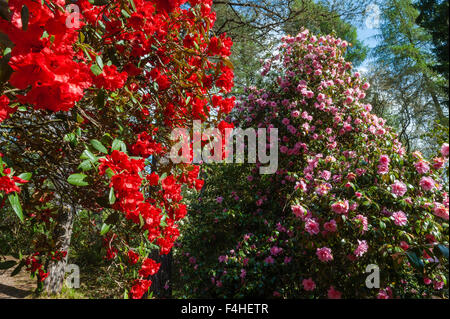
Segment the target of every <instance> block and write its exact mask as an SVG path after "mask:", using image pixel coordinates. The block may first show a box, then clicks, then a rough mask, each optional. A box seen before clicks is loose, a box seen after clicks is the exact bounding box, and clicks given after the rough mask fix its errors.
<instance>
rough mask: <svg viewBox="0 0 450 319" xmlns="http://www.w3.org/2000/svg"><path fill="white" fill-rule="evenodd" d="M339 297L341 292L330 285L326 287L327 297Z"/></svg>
mask: <svg viewBox="0 0 450 319" xmlns="http://www.w3.org/2000/svg"><path fill="white" fill-rule="evenodd" d="M341 298H342V293H340V292H339V291H337V290H336V289H334V287H333V286H331V287H330V289H328V299H341Z"/></svg>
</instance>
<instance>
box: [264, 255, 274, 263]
mask: <svg viewBox="0 0 450 319" xmlns="http://www.w3.org/2000/svg"><path fill="white" fill-rule="evenodd" d="M264 262H265V263H266V264H273V263H274V262H275V260H274V259H273V258H272V256H268V257H267V258H266V259H264Z"/></svg>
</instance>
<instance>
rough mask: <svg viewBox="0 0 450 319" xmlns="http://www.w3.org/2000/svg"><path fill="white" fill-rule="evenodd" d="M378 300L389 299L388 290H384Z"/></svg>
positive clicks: (379, 294)
mask: <svg viewBox="0 0 450 319" xmlns="http://www.w3.org/2000/svg"><path fill="white" fill-rule="evenodd" d="M377 299H389V295H388V293H387V292H386V290H384V289H382V290H380V292H379V293H378V295H377Z"/></svg>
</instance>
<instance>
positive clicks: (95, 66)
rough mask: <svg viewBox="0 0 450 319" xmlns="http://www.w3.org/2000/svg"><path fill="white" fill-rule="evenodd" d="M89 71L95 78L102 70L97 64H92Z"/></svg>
mask: <svg viewBox="0 0 450 319" xmlns="http://www.w3.org/2000/svg"><path fill="white" fill-rule="evenodd" d="M91 71H92V73H94V75H95V76H98V75H100V74H102V73H103V70H102V69H101V68H100V67H99V66H98V65H97V64H93V65H92V66H91Z"/></svg>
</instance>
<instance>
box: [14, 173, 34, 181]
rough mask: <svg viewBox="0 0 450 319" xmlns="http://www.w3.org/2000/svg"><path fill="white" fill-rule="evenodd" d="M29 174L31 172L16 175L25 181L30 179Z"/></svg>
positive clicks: (30, 174) (31, 174)
mask: <svg viewBox="0 0 450 319" xmlns="http://www.w3.org/2000/svg"><path fill="white" fill-rule="evenodd" d="M31 176H33V173H22V174H20V175H19V176H18V177H19V178H21V179H24V180H26V181H29V180H30V179H31Z"/></svg>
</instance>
